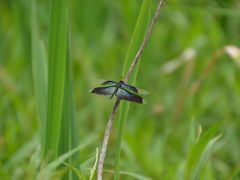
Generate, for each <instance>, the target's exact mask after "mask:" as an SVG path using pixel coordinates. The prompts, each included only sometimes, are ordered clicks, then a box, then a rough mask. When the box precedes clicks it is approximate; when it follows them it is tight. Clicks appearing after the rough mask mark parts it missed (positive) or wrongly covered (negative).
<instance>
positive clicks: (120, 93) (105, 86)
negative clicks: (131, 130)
mask: <svg viewBox="0 0 240 180" xmlns="http://www.w3.org/2000/svg"><path fill="white" fill-rule="evenodd" d="M139 90H140V89H137V88H136V87H134V86H131V85H129V84H125V83H124V81H122V80H121V81H119V82H115V81H109V80H107V81H104V82H103V83H101V86H100V87H96V88H94V89H93V90H91V93H95V94H100V95H110V99H112V98H113V96H114V95H115V96H116V97H117V98H118V99H121V100H126V101H131V102H135V103H139V104H143V98H142V97H141V96H140V93H141V94H147V92H146V91H145V90H142V89H141V91H142V92H140V91H139Z"/></svg>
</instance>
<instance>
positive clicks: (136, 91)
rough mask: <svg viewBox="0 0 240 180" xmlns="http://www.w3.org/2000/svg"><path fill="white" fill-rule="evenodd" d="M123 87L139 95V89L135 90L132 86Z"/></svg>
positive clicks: (125, 85)
mask: <svg viewBox="0 0 240 180" xmlns="http://www.w3.org/2000/svg"><path fill="white" fill-rule="evenodd" d="M123 86H124V88H127V89H130V90H131V91H133V92H135V93H138V90H137V88H135V87H134V86H131V85H129V84H124V85H123Z"/></svg>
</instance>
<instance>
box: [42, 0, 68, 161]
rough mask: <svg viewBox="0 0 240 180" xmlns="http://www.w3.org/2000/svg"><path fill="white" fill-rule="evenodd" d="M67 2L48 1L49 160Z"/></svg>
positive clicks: (58, 106) (59, 101)
mask: <svg viewBox="0 0 240 180" xmlns="http://www.w3.org/2000/svg"><path fill="white" fill-rule="evenodd" d="M67 26H68V0H51V1H50V20H49V68H48V100H47V102H48V104H47V119H46V123H45V134H46V136H45V146H44V155H45V156H46V155H48V154H49V153H50V155H51V158H50V159H51V160H52V159H55V158H56V157H57V154H58V144H59V137H60V128H61V119H62V105H63V94H64V83H65V69H66V54H67V31H68V27H67Z"/></svg>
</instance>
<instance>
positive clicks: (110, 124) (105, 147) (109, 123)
mask: <svg viewBox="0 0 240 180" xmlns="http://www.w3.org/2000/svg"><path fill="white" fill-rule="evenodd" d="M163 3H164V0H161V1H160V3H159V5H158V8H157V10H156V13H155V15H154V17H153V20H152V22H151V25H150V26H149V28H148V31H147V34H146V36H145V38H144V41H143V43H142V45H141V47H140V49H139V51H138V53H137V55H136V57H135V58H134V60H133V62H132V64H131V66H130V68H129V70H128V72H127V75H126V77H125V79H124V82H125V83H127V82H128V80H129V78H130V75H131V74H132V72H133V69H134V68H135V66H136V64H137V62H138V61H139V59H140V57H141V55H142V52H143V50H144V48H145V46H146V44H147V42H148V39H149V37H150V35H151V33H152V30H153V26H154V24H155V23H156V21H157V18H158V15H159V13H160V10H161V7H162V5H163ZM119 103H120V99H117V101H116V102H115V104H114V107H113V109H112V112H111V115H110V118H109V121H108V124H107V127H106V131H105V135H104V140H103V144H102V150H101V154H100V157H99V161H98V175H97V179H98V180H102V173H103V163H104V158H105V155H106V150H107V145H108V139H109V135H110V132H111V127H112V123H113V119H114V116H115V114H116V110H117V107H118V105H119Z"/></svg>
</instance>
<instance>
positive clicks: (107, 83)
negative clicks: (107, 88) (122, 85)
mask: <svg viewBox="0 0 240 180" xmlns="http://www.w3.org/2000/svg"><path fill="white" fill-rule="evenodd" d="M116 84H117V82H115V81H104V82H103V83H101V85H113V86H114V85H116Z"/></svg>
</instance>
